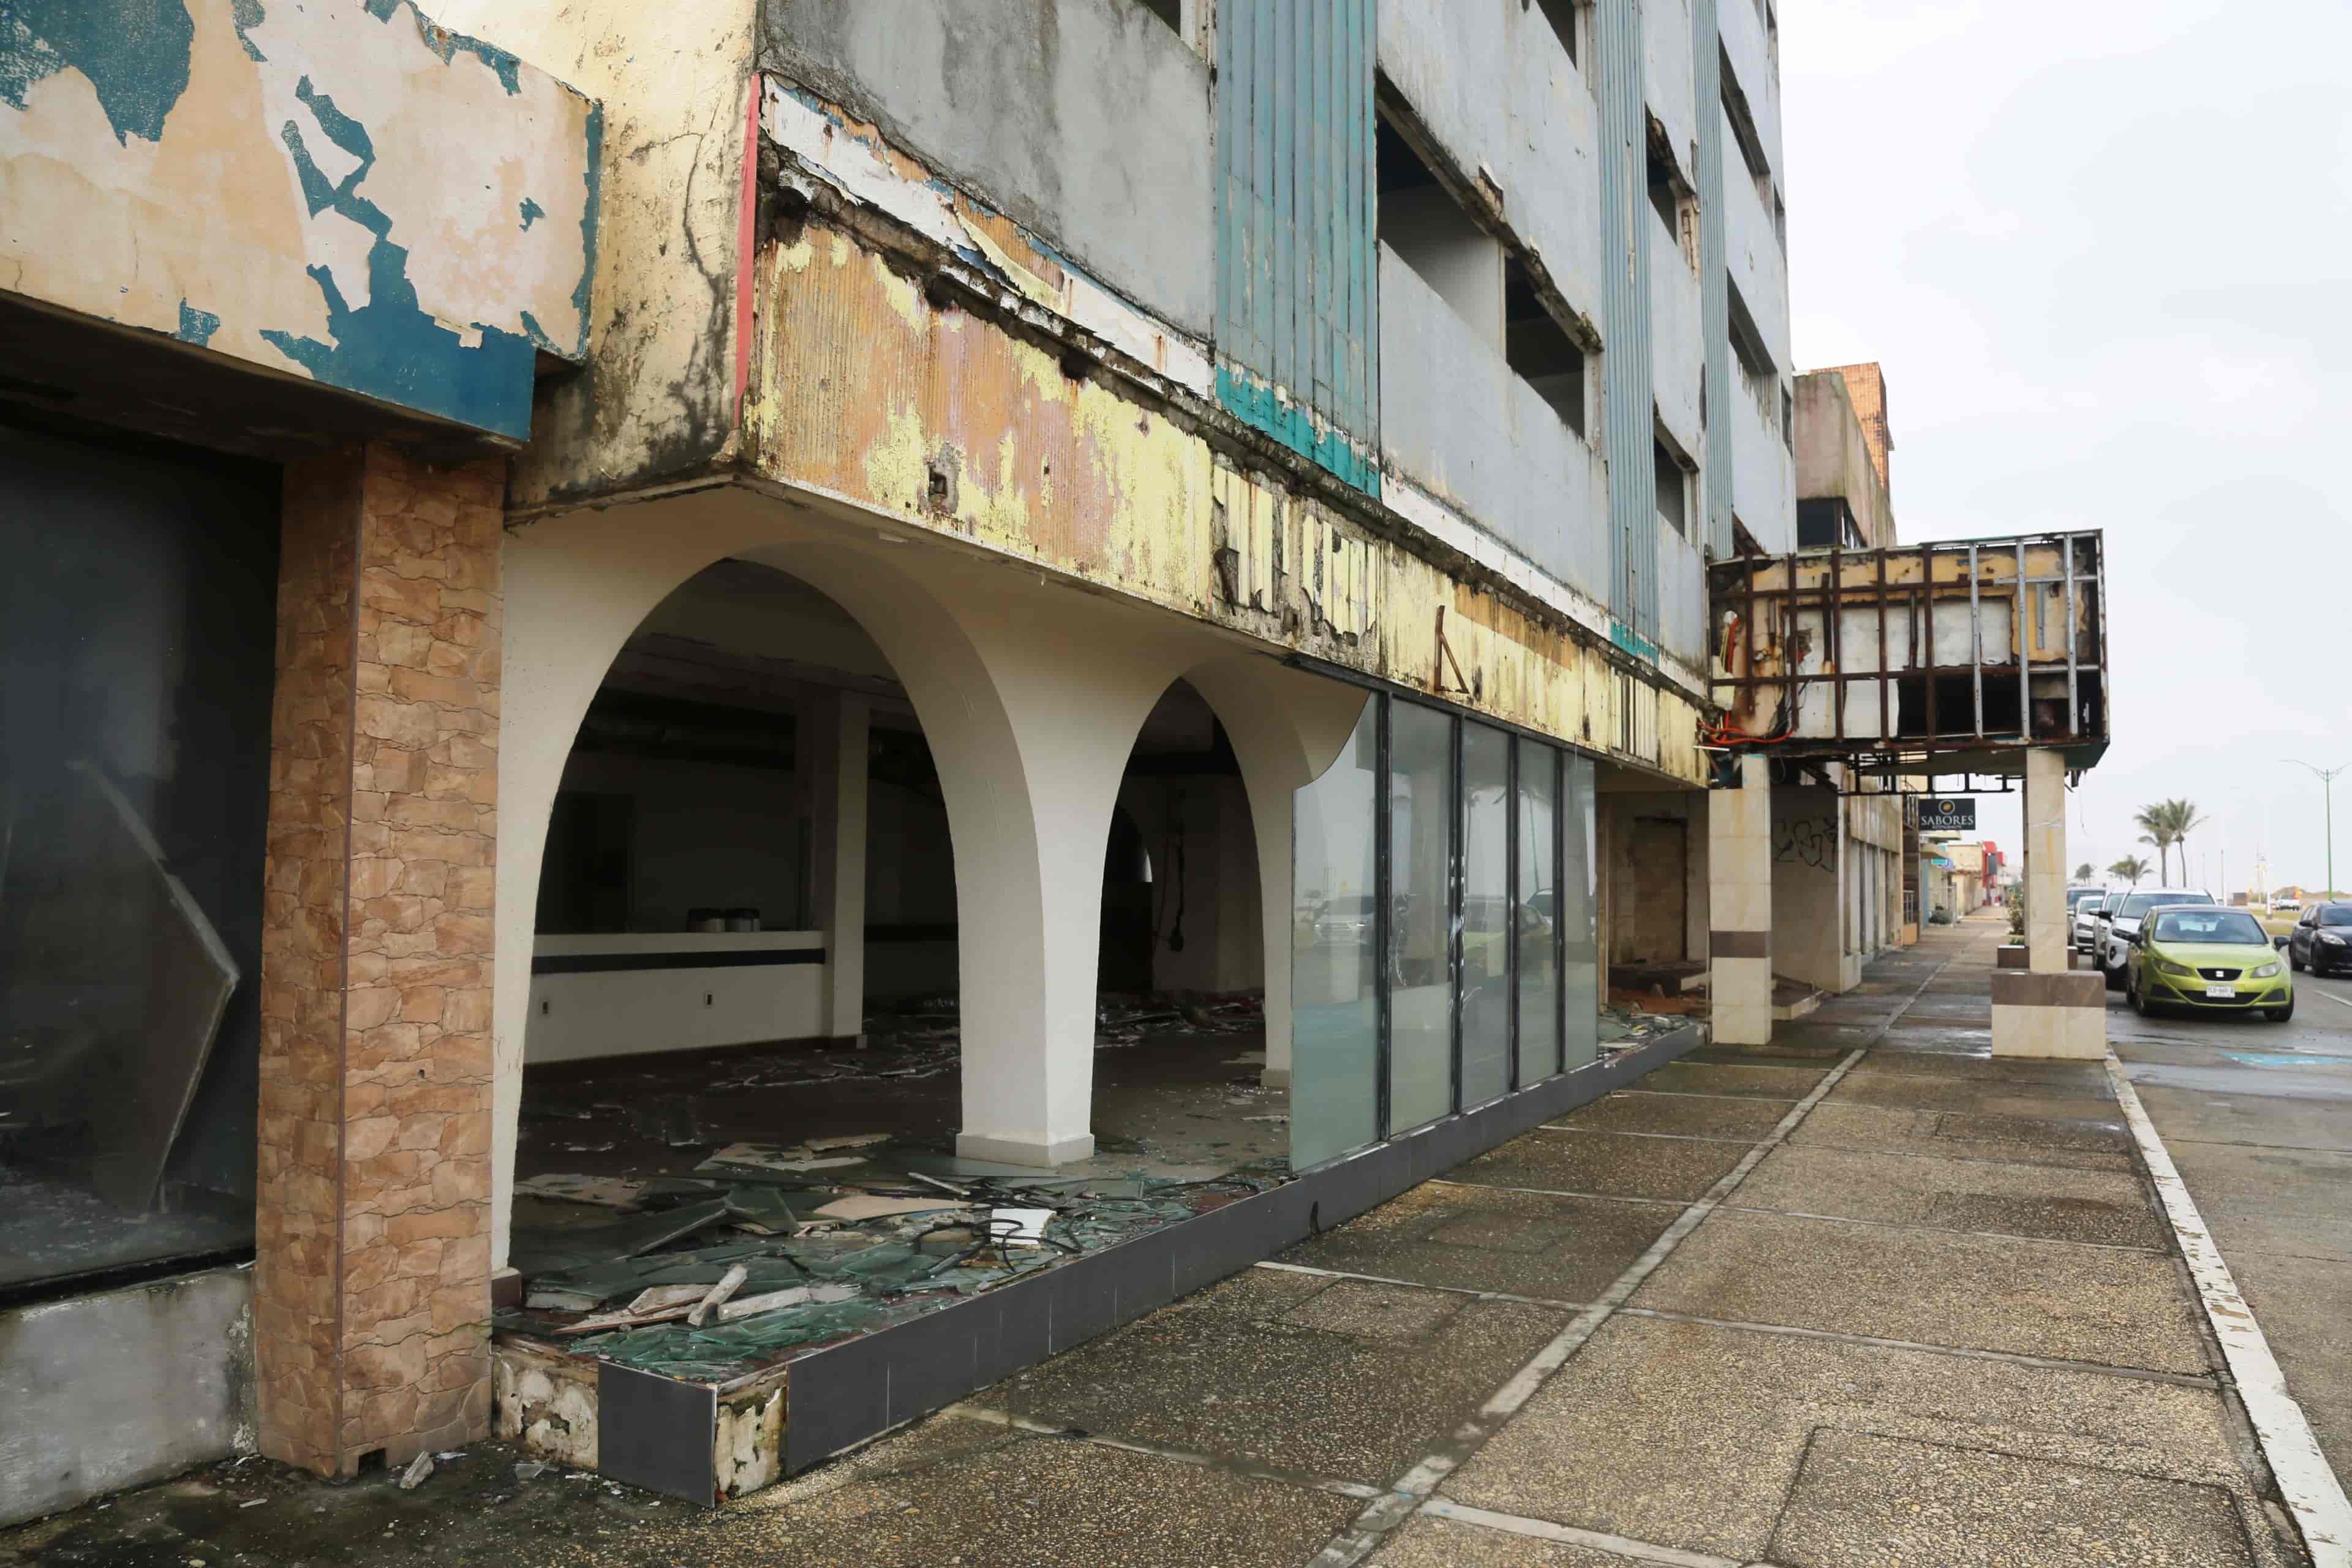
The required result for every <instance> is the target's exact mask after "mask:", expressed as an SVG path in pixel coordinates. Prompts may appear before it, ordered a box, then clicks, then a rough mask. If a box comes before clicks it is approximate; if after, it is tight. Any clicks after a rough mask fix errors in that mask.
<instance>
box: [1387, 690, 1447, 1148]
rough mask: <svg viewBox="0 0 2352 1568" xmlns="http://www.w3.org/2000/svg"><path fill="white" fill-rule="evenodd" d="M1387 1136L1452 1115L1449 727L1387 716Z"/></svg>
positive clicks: (1404, 711) (1407, 715)
mask: <svg viewBox="0 0 2352 1568" xmlns="http://www.w3.org/2000/svg"><path fill="white" fill-rule="evenodd" d="M1389 770H1390V773H1389V870H1390V875H1391V878H1392V879H1394V880H1393V886H1394V888H1395V892H1394V894H1393V895H1392V896H1391V900H1390V918H1389V946H1388V979H1389V1126H1388V1130H1389V1131H1390V1132H1391V1134H1394V1133H1398V1132H1404V1131H1410V1130H1411V1129H1412V1128H1415V1127H1420V1126H1423V1125H1424V1124H1425V1123H1428V1122H1431V1121H1436V1120H1437V1119H1438V1118H1439V1117H1441V1116H1444V1115H1445V1114H1446V1113H1447V1112H1449V1111H1451V1110H1453V1109H1454V963H1453V958H1454V919H1455V915H1454V720H1453V717H1452V715H1450V714H1447V713H1444V712H1441V711H1439V710H1436V709H1433V708H1423V707H1420V706H1418V705H1417V704H1414V703H1411V702H1392V703H1391V704H1390V708H1389Z"/></svg>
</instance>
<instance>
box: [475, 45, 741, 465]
mask: <svg viewBox="0 0 2352 1568" xmlns="http://www.w3.org/2000/svg"><path fill="white" fill-rule="evenodd" d="M439 9H440V11H441V12H442V13H443V14H445V15H446V16H448V18H449V19H450V20H451V21H452V22H454V23H457V24H459V25H462V26H467V27H471V28H474V29H477V30H478V31H480V32H481V33H483V34H484V36H486V37H492V38H495V39H497V40H498V41H499V43H500V44H502V45H504V46H505V47H508V48H510V49H513V50H515V51H516V52H517V53H519V54H521V55H523V56H525V57H527V58H530V59H533V60H536V61H539V62H540V63H541V64H542V65H544V66H545V67H546V68H549V69H550V70H553V71H556V72H559V73H561V74H562V76H563V77H564V78H565V79H568V80H570V81H572V82H574V83H577V84H578V85H579V87H580V88H581V89H582V90H583V91H584V92H587V93H590V94H592V95H593V96H594V97H595V98H596V99H597V100H599V101H600V102H602V103H603V104H604V106H605V113H604V134H603V139H602V142H601V143H600V146H599V153H600V157H601V175H600V186H601V191H602V196H603V200H602V204H601V212H600V216H599V219H598V239H599V246H598V252H599V260H598V263H597V268H596V280H595V287H594V289H593V297H592V299H591V300H590V303H589V315H590V329H591V332H592V336H593V346H594V353H593V356H592V357H591V358H590V360H589V362H588V366H587V369H586V372H585V373H584V374H581V375H577V376H571V377H563V378H559V379H553V380H551V381H550V382H549V383H548V384H546V385H545V386H543V387H542V388H541V394H540V408H539V417H538V419H537V421H536V422H535V423H534V425H533V426H532V429H531V442H530V446H529V447H527V448H525V450H524V451H523V452H522V453H521V454H520V456H519V457H518V458H516V459H515V461H514V464H513V469H512V472H511V474H510V476H509V480H508V499H509V504H510V505H512V506H516V507H526V506H532V505H538V504H541V503H544V502H547V501H550V500H560V499H562V498H565V497H572V496H585V495H593V494H597V493H600V492H604V491H609V490H614V489H626V488H629V487H631V486H635V485H640V484H645V483H649V482H654V481H657V480H660V479H667V478H674V477H677V476H679V475H683V474H688V473H695V472H699V471H702V470H704V469H706V468H709V467H710V466H712V465H713V464H714V463H717V462H720V461H723V460H724V459H725V458H726V456H727V455H728V454H730V452H731V451H732V450H733V446H734V440H735V422H736V414H737V409H738V395H739V390H740V384H741V383H740V372H741V369H742V362H741V358H740V354H741V351H742V349H743V347H744V345H745V340H744V338H743V335H742V314H743V310H744V309H745V308H746V305H747V300H745V297H744V294H743V291H742V285H743V283H744V282H745V279H744V277H743V275H742V272H741V270H740V268H739V267H738V265H737V258H738V257H739V256H740V255H741V254H742V253H743V252H744V250H745V249H746V248H747V247H748V243H749V234H748V228H747V226H748V225H749V223H750V221H751V211H750V208H749V205H748V197H749V195H750V193H749V190H748V180H747V175H748V173H749V169H748V164H747V157H748V154H749V151H750V146H751V121H750V117H751V96H752V93H753V90H754V83H753V77H752V72H751V32H752V19H753V0H666V3H665V4H664V5H661V6H659V7H657V8H649V7H647V6H646V5H642V4H640V3H639V0H572V3H570V4H567V5H560V6H557V5H525V6H517V5H509V4H506V3H505V0H443V4H442V5H440V6H439Z"/></svg>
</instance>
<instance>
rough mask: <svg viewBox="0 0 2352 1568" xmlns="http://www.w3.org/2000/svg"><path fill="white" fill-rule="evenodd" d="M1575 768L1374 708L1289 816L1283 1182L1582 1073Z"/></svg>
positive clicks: (1397, 707)
mask: <svg viewBox="0 0 2352 1568" xmlns="http://www.w3.org/2000/svg"><path fill="white" fill-rule="evenodd" d="M1593 785H1594V765H1593V763H1591V761H1590V760H1589V759H1587V758H1584V757H1580V756H1579V755H1577V754H1576V753H1574V752H1570V751H1568V750H1567V749H1566V748H1564V747H1560V746H1556V745H1552V744H1550V743H1549V742H1544V741H1541V740H1538V739H1536V738H1535V737H1532V736H1514V735H1512V734H1510V733H1509V732H1507V731H1503V730H1500V729H1497V728H1496V727H1495V726H1493V725H1491V724H1486V723H1480V722H1478V721H1474V720H1470V719H1466V718H1463V717H1460V716H1458V715H1456V714H1454V713H1452V712H1450V711H1447V710H1443V709H1437V708H1432V707H1428V706H1424V705H1423V704H1421V703H1418V702H1413V701H1411V700H1403V699H1400V698H1394V697H1391V696H1388V695H1385V694H1381V695H1376V696H1374V697H1372V698H1371V699H1370V700H1368V701H1367V702H1366V704H1365V707H1364V711H1363V715H1362V717H1361V718H1360V720H1359V721H1358V723H1357V726H1356V730H1355V733H1354V736H1353V737H1352V738H1351V740H1350V741H1349V744H1348V746H1347V748H1346V749H1345V750H1344V751H1343V752H1341V754H1340V756H1339V760H1338V761H1337V762H1335V763H1333V764H1332V766H1331V768H1330V769H1329V771H1328V772H1327V773H1325V774H1324V775H1323V777H1321V778H1319V779H1318V780H1317V781H1316V782H1315V783H1313V784H1309V785H1307V787H1306V788H1304V789H1301V790H1299V791H1298V792H1297V795H1294V796H1293V797H1292V830H1291V831H1292V872H1293V877H1294V881H1293V886H1294V888H1295V889H1296V900H1295V901H1296V908H1295V910H1294V913H1293V921H1292V947H1291V1011H1292V1039H1293V1052H1292V1072H1291V1117H1292V1121H1291V1163H1293V1164H1294V1165H1295V1166H1297V1167H1298V1168H1300V1169H1305V1168H1307V1167H1310V1166H1313V1165H1316V1164H1319V1163H1323V1162H1325V1161H1328V1160H1330V1159H1333V1158H1336V1157H1337V1156H1339V1155H1341V1154H1344V1153H1347V1152H1349V1151H1350V1150H1354V1149H1359V1148H1361V1147H1363V1146H1364V1145H1366V1144H1368V1143H1370V1142H1376V1141H1377V1140H1379V1139H1381V1138H1384V1137H1396V1136H1399V1135H1401V1134H1403V1133H1407V1132H1411V1131H1413V1130H1414V1129H1416V1128H1419V1127H1425V1126H1427V1125H1428V1124H1429V1123H1431V1122H1433V1121H1437V1120H1439V1119H1440V1118H1442V1117H1444V1116H1446V1115H1449V1114H1451V1113H1452V1112H1453V1111H1454V1110H1457V1109H1465V1110H1466V1109H1470V1108H1473V1107H1476V1106H1479V1105H1483V1104H1486V1103H1488V1102H1490V1101H1492V1100H1496V1099H1497V1098H1499V1097H1501V1096H1503V1095H1505V1094H1507V1093H1509V1092H1510V1091H1511V1090H1512V1089H1524V1088H1527V1087H1528V1086H1530V1085H1533V1084H1537V1083H1540V1082H1542V1081H1543V1080H1544V1079H1548V1078H1550V1077H1552V1076H1554V1075H1555V1074H1558V1073H1560V1072H1563V1071H1567V1070H1570V1069H1572V1068H1579V1067H1582V1066H1585V1065H1586V1064H1588V1063H1590V1062H1591V1061H1594V1060H1595V1059H1597V1058H1598V1057H1599V1055H1600V1044H1599V1042H1600V1028H1599V1026H1600V1008H1601V963H1600V957H1601V949H1600V926H1599V918H1598V917H1599V908H1600V898H1599V892H1600V889H1599V883H1598V868H1597V864H1596V861H1595V855H1594V851H1595V845H1594V820H1593V815H1594V814H1593V806H1594V799H1593Z"/></svg>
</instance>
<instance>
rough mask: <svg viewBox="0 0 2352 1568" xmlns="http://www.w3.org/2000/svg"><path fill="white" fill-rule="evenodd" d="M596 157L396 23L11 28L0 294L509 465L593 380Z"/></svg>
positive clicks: (190, 16) (0, 25) (128, 10)
mask: <svg viewBox="0 0 2352 1568" xmlns="http://www.w3.org/2000/svg"><path fill="white" fill-rule="evenodd" d="M597 130H598V117H597V113H596V110H595V106H594V105H593V104H592V103H591V102H589V100H586V99H584V98H583V97H582V96H581V95H580V94H578V93H576V92H574V91H572V89H570V88H568V87H566V86H564V85H563V84H562V82H560V81H558V80H556V79H553V78H551V77H550V76H548V75H546V74H545V73H543V72H542V71H541V70H538V69H535V68H532V67H530V66H527V65H524V64H523V63H521V61H520V60H519V59H518V58H516V57H515V56H513V55H511V54H509V53H507V52H505V51H504V50H502V49H500V48H498V47H493V46H491V45H488V44H486V43H482V42H480V41H478V40H477V39H474V38H471V37H466V36H464V35H462V34H459V33H454V32H449V31H446V30H444V29H443V28H441V27H438V26H436V25H434V24H433V23H432V22H430V21H428V20H427V19H426V18H425V16H423V15H422V14H420V13H419V12H418V11H417V10H416V9H415V6H414V5H412V4H411V0H301V3H299V4H297V3H295V0H160V3H153V4H142V5H129V4H115V5H93V4H81V3H77V0H26V3H19V4H16V5H12V6H11V7H9V9H8V12H7V14H6V16H5V19H0V288H5V289H8V290H10V291H13V292H15V293H17V294H21V295H23V296H25V297H26V298H28V299H30V300H37V301H39V302H41V303H43V304H47V305H51V306H56V307H60V308H63V309H66V310H76V311H79V312H81V313H83V314H86V315H90V316H96V317H99V318H100V319H102V320H105V321H112V322H115V323H118V324H120V325H122V326H127V327H134V328H140V329H143V330H145V331H152V332H156V333H160V334H162V335H163V336H166V337H171V338H176V339H178V340H180V341H181V342H186V343H189V344H192V345H194V346H196V347H199V348H205V349H209V350H211V351H213V352H214V353H220V354H224V355H228V356H232V357H234V358H236V359H238V360H241V361H244V362H247V363H250V364H253V365H257V366H259V367H261V368H263V369H265V370H269V371H273V372H278V373H281V374H288V375H294V376H303V377H308V378H310V379H313V380H316V381H320V382H323V383H326V384H330V385H332V386H337V387H341V388H342V389H344V390H346V391H349V392H353V393H357V394H361V395H364V396H367V397H370V398H373V399H376V400H378V401H380V402H383V403H388V404H393V405H398V406H399V407H402V408H404V409H413V410H415V411H417V412H419V413H423V414H427V415H431V416H436V417H438V418H442V419H446V420H449V421H453V422H455V423H457V424H460V425H464V426H471V427H473V428H475V429H478V430H485V431H489V432H491V433H493V434H495V435H499V436H502V437H509V438H511V439H515V440H520V439H521V438H522V437H524V436H526V435H527V434H528V432H529V429H530V398H531V384H532V378H533V373H534V368H535V363H536V360H537V357H538V355H539V354H540V353H542V352H545V353H553V354H557V355H560V356H562V357H566V358H572V359H577V358H580V357H582V355H583V354H584V353H585V352H586V345H587V341H588V333H589V320H588V310H587V304H588V297H589V294H588V290H589V280H590V278H591V276H592V274H593V268H594V257H595V239H596V228H595V225H596V202H595V196H596V173H597V170H596V163H595V160H594V144H595V140H596V136H597Z"/></svg>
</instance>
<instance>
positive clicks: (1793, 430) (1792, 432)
mask: <svg viewBox="0 0 2352 1568" xmlns="http://www.w3.org/2000/svg"><path fill="white" fill-rule="evenodd" d="M1780 440H1781V443H1782V445H1784V446H1786V447H1788V448H1789V450H1790V451H1791V452H1794V451H1795V450H1796V449H1797V400H1796V398H1795V397H1794V396H1793V395H1791V394H1790V391H1789V389H1788V388H1787V387H1785V386H1784V387H1782V388H1781V389H1780Z"/></svg>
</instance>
